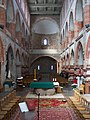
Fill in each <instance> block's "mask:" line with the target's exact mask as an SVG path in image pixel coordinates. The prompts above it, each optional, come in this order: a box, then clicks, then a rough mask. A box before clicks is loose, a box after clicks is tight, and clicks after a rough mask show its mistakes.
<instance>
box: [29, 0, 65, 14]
mask: <svg viewBox="0 0 90 120" xmlns="http://www.w3.org/2000/svg"><path fill="white" fill-rule="evenodd" d="M27 2H28V6H29V10H30V14H31V15H59V14H60V12H61V8H62V6H63V3H64V0H27Z"/></svg>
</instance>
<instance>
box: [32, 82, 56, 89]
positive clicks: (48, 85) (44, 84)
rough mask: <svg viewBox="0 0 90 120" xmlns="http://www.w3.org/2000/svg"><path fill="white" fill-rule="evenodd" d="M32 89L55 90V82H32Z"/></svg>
mask: <svg viewBox="0 0 90 120" xmlns="http://www.w3.org/2000/svg"><path fill="white" fill-rule="evenodd" d="M30 88H44V89H49V88H50V89H52V88H54V84H53V82H31V83H30Z"/></svg>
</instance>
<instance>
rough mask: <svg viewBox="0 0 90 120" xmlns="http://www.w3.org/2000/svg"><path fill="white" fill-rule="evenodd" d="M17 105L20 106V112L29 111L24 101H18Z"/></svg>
mask: <svg viewBox="0 0 90 120" xmlns="http://www.w3.org/2000/svg"><path fill="white" fill-rule="evenodd" d="M19 107H20V110H21V112H29V109H28V107H27V104H26V102H21V103H19Z"/></svg>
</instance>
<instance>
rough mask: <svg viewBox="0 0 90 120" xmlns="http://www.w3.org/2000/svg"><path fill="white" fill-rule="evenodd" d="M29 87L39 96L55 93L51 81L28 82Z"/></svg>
mask: <svg viewBox="0 0 90 120" xmlns="http://www.w3.org/2000/svg"><path fill="white" fill-rule="evenodd" d="M30 88H31V89H34V92H35V93H36V94H40V95H41V96H43V95H53V94H55V86H54V84H53V82H32V83H30Z"/></svg>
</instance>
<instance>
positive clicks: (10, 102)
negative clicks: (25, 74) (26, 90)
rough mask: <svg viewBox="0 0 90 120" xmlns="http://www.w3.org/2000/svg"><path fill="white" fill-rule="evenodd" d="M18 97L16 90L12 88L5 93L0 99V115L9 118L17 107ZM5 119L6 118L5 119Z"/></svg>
mask: <svg viewBox="0 0 90 120" xmlns="http://www.w3.org/2000/svg"><path fill="white" fill-rule="evenodd" d="M19 101H20V97H19V96H16V91H15V90H13V91H12V92H11V93H9V94H7V95H6V96H4V97H3V98H2V99H1V100H0V115H1V116H4V118H2V120H3V119H5V118H8V120H9V119H10V117H11V115H12V114H13V113H14V112H15V109H16V108H17V107H18V102H19ZM5 120H6V119H5Z"/></svg>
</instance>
